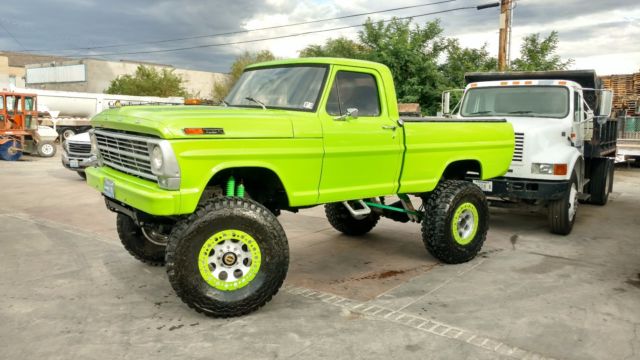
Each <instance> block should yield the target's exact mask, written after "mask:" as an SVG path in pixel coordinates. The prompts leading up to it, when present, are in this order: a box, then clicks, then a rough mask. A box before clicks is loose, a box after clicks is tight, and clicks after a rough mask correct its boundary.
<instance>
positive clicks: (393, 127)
mask: <svg viewBox="0 0 640 360" xmlns="http://www.w3.org/2000/svg"><path fill="white" fill-rule="evenodd" d="M382 128H383V129H385V130H393V131H395V130H396V128H397V126H395V125H383V126H382Z"/></svg>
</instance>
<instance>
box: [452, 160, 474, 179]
mask: <svg viewBox="0 0 640 360" xmlns="http://www.w3.org/2000/svg"><path fill="white" fill-rule="evenodd" d="M469 173H475V174H477V175H478V177H480V178H481V177H482V168H481V166H480V163H479V162H478V161H477V160H460V161H455V162H452V163H451V164H449V165H447V168H446V169H445V170H444V172H443V174H442V178H443V179H446V180H464V179H465V177H466V175H467V174H469ZM475 174H474V175H475Z"/></svg>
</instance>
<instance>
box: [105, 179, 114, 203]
mask: <svg viewBox="0 0 640 360" xmlns="http://www.w3.org/2000/svg"><path fill="white" fill-rule="evenodd" d="M102 193H103V194H104V195H105V196H106V197H110V198H112V199H115V198H116V184H114V183H113V180H109V179H104V186H103V187H102Z"/></svg>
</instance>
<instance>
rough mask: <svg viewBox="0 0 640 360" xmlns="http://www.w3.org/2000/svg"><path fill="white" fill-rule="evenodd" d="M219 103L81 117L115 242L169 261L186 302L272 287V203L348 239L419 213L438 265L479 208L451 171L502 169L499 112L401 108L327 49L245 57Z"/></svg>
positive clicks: (454, 258) (506, 128) (473, 248)
mask: <svg viewBox="0 0 640 360" xmlns="http://www.w3.org/2000/svg"><path fill="white" fill-rule="evenodd" d="M223 105H224V106H218V107H210V106H173V107H172V106H169V107H167V106H140V107H123V108H119V109H112V110H108V111H104V112H102V113H100V114H99V115H97V116H96V117H95V118H93V120H92V125H93V127H94V129H93V130H92V133H91V139H92V148H93V152H94V153H95V155H96V157H97V159H98V162H99V164H98V166H97V167H94V168H89V169H87V170H86V174H87V182H88V184H89V185H90V186H92V187H94V188H96V189H97V190H98V191H100V192H101V193H102V194H103V195H104V198H105V201H106V205H107V207H108V208H109V209H110V210H112V211H114V212H116V213H117V229H118V234H119V236H120V239H121V240H122V243H123V244H124V246H125V248H126V249H127V250H128V251H129V252H130V253H131V254H132V255H133V256H135V257H136V258H138V259H139V260H141V261H144V262H147V263H149V264H152V265H162V264H165V263H166V265H167V273H168V276H169V280H170V282H171V285H172V286H173V288H174V289H175V291H176V293H177V294H178V296H179V297H180V298H181V299H182V300H183V301H184V302H185V303H186V304H187V305H189V306H190V307H192V308H194V309H195V310H197V311H199V312H202V313H204V314H206V315H209V316H214V317H229V316H238V315H243V314H246V313H249V312H251V311H253V310H256V309H258V308H259V307H261V306H262V305H264V304H265V303H266V302H268V301H269V300H270V299H271V298H272V296H273V295H275V294H276V293H277V291H278V289H279V288H280V287H281V285H282V283H283V281H284V279H285V276H286V273H287V268H288V263H289V248H288V243H287V237H286V235H285V232H284V230H283V228H282V226H281V225H280V223H279V222H278V220H277V216H278V215H279V214H280V212H281V211H282V210H288V211H292V212H296V211H298V210H299V209H302V208H307V207H312V206H316V205H319V204H325V212H326V215H327V218H328V220H329V223H330V224H331V225H332V226H333V227H334V228H335V229H337V230H338V231H341V232H342V233H344V234H347V235H353V236H357V235H363V234H365V233H367V232H369V231H370V230H371V229H372V228H373V227H374V226H375V225H376V223H377V222H378V220H379V219H380V217H386V218H389V219H392V220H395V221H401V222H416V223H421V224H422V225H421V226H422V238H423V241H424V244H425V246H426V248H427V250H428V251H429V252H430V253H431V255H433V256H434V257H436V258H437V259H439V260H441V261H443V262H445V263H461V262H465V261H469V260H470V259H472V258H473V257H474V256H475V255H476V254H477V253H478V251H479V250H480V248H481V247H482V244H483V242H484V240H485V237H486V234H487V229H488V216H489V214H488V209H487V202H486V199H485V196H484V193H483V192H482V190H481V189H480V188H479V187H478V186H476V185H474V184H473V183H469V182H465V181H464V180H463V179H464V178H465V177H466V176H467V175H468V174H470V173H472V174H474V175H475V176H476V177H478V178H479V179H481V180H482V179H489V178H492V177H496V176H501V175H503V174H505V173H506V172H507V170H508V167H509V164H510V162H511V158H512V155H513V149H514V134H513V129H512V127H511V125H510V124H509V123H507V122H506V121H503V120H496V119H488V120H483V119H477V118H474V119H465V120H458V119H445V118H400V117H399V115H398V106H397V100H396V93H395V89H394V84H393V79H392V76H391V73H390V71H389V69H388V68H387V67H386V66H384V65H381V64H377V63H372V62H366V61H357V60H347V59H332V58H316V59H313V58H309V59H295V60H285V61H273V62H267V63H261V64H257V65H253V66H250V67H248V68H247V69H246V70H245V72H244V74H243V75H242V77H241V78H240V79H239V81H238V82H237V83H236V85H235V86H234V87H233V89H232V90H231V92H230V93H229V95H228V96H227V98H226V99H225V101H224V103H223ZM389 195H391V196H393V198H392V199H394V200H391V201H393V202H392V203H387V202H385V196H389ZM386 199H387V200H388V199H389V198H386ZM389 202H390V201H389ZM416 202H417V203H416ZM414 203H416V205H414Z"/></svg>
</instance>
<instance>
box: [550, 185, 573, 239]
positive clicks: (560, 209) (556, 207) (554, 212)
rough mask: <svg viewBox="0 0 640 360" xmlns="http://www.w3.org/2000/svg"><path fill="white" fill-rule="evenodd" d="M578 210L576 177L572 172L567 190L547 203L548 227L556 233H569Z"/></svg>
mask: <svg viewBox="0 0 640 360" xmlns="http://www.w3.org/2000/svg"><path fill="white" fill-rule="evenodd" d="M577 211H578V177H577V176H576V174H575V173H574V174H573V175H572V176H571V181H570V182H569V190H568V191H567V192H566V194H564V196H563V197H562V199H559V200H555V201H552V202H550V203H549V208H548V220H549V229H550V231H551V232H552V233H554V234H558V235H569V233H571V230H572V229H573V223H574V222H575V221H576V214H577Z"/></svg>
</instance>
